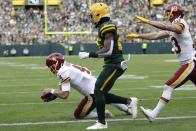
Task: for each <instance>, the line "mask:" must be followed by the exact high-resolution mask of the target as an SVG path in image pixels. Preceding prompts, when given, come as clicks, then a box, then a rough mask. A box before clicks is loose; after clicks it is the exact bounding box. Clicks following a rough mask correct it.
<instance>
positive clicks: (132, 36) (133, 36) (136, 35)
mask: <svg viewBox="0 0 196 131" xmlns="http://www.w3.org/2000/svg"><path fill="white" fill-rule="evenodd" d="M126 38H127V39H128V40H132V39H137V38H139V35H138V34H128V35H126Z"/></svg>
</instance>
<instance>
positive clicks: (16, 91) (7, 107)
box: [0, 55, 196, 131]
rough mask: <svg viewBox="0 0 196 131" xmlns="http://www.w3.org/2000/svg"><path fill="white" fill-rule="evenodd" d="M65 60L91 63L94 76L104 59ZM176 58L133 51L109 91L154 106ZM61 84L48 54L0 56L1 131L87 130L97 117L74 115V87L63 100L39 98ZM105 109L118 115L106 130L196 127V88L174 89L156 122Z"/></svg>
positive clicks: (185, 130) (159, 130) (182, 130)
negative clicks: (47, 64) (47, 59)
mask: <svg viewBox="0 0 196 131" xmlns="http://www.w3.org/2000/svg"><path fill="white" fill-rule="evenodd" d="M65 58H66V60H67V61H69V62H71V63H74V64H80V65H83V66H86V67H88V68H89V69H91V70H92V72H93V74H94V75H96V76H97V75H98V74H99V72H100V71H101V69H102V65H103V61H102V60H93V59H89V60H79V58H78V57H65ZM173 60H175V56H173V55H133V57H132V58H131V61H130V62H129V68H128V70H127V71H126V73H125V74H124V75H123V77H121V79H119V80H118V81H117V82H116V84H115V86H114V87H113V89H112V90H111V92H113V93H115V94H118V95H121V96H126V97H130V96H136V97H138V98H139V99H140V101H139V106H140V105H143V106H144V107H148V108H153V107H154V106H155V105H156V103H157V101H158V99H159V97H160V95H161V94H162V87H161V86H162V85H163V84H164V82H165V81H166V80H167V79H168V78H169V77H170V76H171V75H172V74H173V73H174V72H175V71H176V69H177V68H178V66H179V63H178V62H175V61H173ZM57 85H58V81H57V79H56V77H55V76H54V75H52V73H50V72H49V70H48V69H47V68H45V57H11V58H5V57H4V58H0V131H80V130H81V131H85V128H86V127H87V126H90V125H92V124H93V123H94V121H95V120H92V121H90V120H80V121H76V120H75V119H74V117H73V112H74V110H75V108H76V106H77V104H78V103H79V102H80V100H81V98H82V96H81V95H79V93H77V92H76V91H75V90H72V92H71V95H70V97H69V98H68V99H67V100H65V101H63V100H60V99H58V100H55V101H53V102H50V103H43V102H42V101H41V99H40V95H41V93H42V90H43V89H44V88H45V87H57ZM107 108H108V109H109V110H111V111H112V112H113V113H114V115H115V117H114V118H112V119H110V121H109V122H108V126H109V128H108V129H107V130H108V131H196V126H195V124H196V88H195V87H194V86H193V84H192V83H189V82H188V83H187V84H186V85H185V86H184V87H182V88H181V90H177V91H175V93H174V94H173V96H172V100H171V102H170V103H169V104H168V106H167V107H166V108H165V109H164V110H163V112H161V114H160V116H159V118H161V119H158V120H156V121H155V122H153V123H149V122H148V121H146V120H145V119H144V116H143V115H142V114H141V112H140V111H139V116H138V118H137V119H136V120H134V121H133V120H132V119H131V117H130V116H126V115H125V114H124V113H123V112H120V111H118V110H117V109H115V108H114V107H112V106H110V105H108V106H107ZM14 123H15V124H14Z"/></svg>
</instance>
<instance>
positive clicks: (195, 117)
mask: <svg viewBox="0 0 196 131" xmlns="http://www.w3.org/2000/svg"><path fill="white" fill-rule="evenodd" d="M180 119H196V116H174V117H158V118H157V120H180ZM144 120H146V119H145V118H138V119H131V118H124V119H107V121H109V122H116V121H144ZM95 121H96V120H72V121H43V122H24V123H1V124H0V127H3V126H29V125H49V124H72V123H89V122H95Z"/></svg>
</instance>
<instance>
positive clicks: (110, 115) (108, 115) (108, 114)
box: [105, 110, 114, 118]
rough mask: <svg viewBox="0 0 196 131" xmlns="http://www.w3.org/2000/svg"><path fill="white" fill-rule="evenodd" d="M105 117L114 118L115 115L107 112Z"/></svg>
mask: <svg viewBox="0 0 196 131" xmlns="http://www.w3.org/2000/svg"><path fill="white" fill-rule="evenodd" d="M105 117H106V118H113V117H114V115H113V114H112V112H110V111H109V110H105Z"/></svg>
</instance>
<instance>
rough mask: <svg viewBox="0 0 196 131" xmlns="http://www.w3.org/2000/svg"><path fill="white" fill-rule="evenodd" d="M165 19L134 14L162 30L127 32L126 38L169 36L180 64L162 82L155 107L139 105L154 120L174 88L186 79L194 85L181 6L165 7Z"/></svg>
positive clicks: (195, 65)
mask: <svg viewBox="0 0 196 131" xmlns="http://www.w3.org/2000/svg"><path fill="white" fill-rule="evenodd" d="M165 13H166V18H167V19H168V22H165V21H152V20H149V19H146V18H143V17H140V16H136V19H137V21H138V22H139V23H142V24H148V25H151V26H153V27H156V28H158V29H161V30H162V31H160V32H156V33H147V34H129V35H127V39H137V38H140V39H146V40H158V39H163V38H168V37H170V39H171V43H172V45H173V48H174V49H175V54H176V55H177V58H178V60H179V62H180V64H181V66H180V67H179V68H178V70H177V71H176V72H175V73H174V74H173V76H172V77H171V78H170V79H169V80H167V81H166V82H165V84H164V89H163V93H162V96H161V97H160V100H159V102H158V104H157V105H156V107H155V108H154V109H153V110H151V109H145V108H144V107H142V106H141V110H142V112H143V113H144V115H145V117H146V118H147V119H148V120H149V121H150V122H152V121H154V120H155V118H156V117H157V116H158V114H159V113H160V112H161V111H162V110H163V108H164V107H165V106H166V104H167V103H168V102H169V101H170V99H171V95H172V93H173V91H174V89H176V88H178V87H180V86H182V85H183V84H185V83H186V82H187V81H188V80H190V81H192V82H193V83H194V84H195V85H196V61H195V60H194V48H193V40H192V37H191V33H190V32H189V25H188V24H187V22H186V21H185V19H184V11H183V9H182V7H181V6H179V5H177V4H171V5H169V6H167V7H166V8H165Z"/></svg>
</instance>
